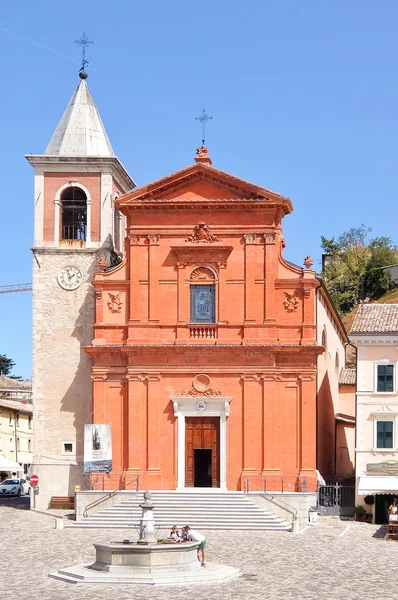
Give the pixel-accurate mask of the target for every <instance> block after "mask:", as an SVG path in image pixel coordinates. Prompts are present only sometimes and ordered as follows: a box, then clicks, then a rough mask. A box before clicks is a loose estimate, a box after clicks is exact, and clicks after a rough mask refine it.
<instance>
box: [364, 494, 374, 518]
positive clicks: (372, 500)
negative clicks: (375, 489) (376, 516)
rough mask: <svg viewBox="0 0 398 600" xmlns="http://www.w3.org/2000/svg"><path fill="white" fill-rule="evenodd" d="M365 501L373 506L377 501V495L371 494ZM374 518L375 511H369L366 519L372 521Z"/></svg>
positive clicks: (367, 504)
mask: <svg viewBox="0 0 398 600" xmlns="http://www.w3.org/2000/svg"><path fill="white" fill-rule="evenodd" d="M363 501H364V502H365V504H366V506H373V504H374V503H375V497H374V496H373V494H371V495H370V496H365V498H364V499H363ZM372 519H373V513H371V512H367V513H366V520H367V521H369V523H371V522H372Z"/></svg>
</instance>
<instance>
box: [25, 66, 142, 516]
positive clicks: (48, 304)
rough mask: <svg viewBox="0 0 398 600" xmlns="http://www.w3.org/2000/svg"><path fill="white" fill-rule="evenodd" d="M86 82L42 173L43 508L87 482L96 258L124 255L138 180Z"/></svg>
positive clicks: (38, 420) (37, 393) (36, 298)
mask: <svg viewBox="0 0 398 600" xmlns="http://www.w3.org/2000/svg"><path fill="white" fill-rule="evenodd" d="M79 76H80V82H79V85H78V86H77V88H76V90H75V92H74V93H73V95H72V98H71V100H70V102H69V104H68V106H67V107H66V110H65V112H64V114H63V116H62V118H61V120H60V122H59V124H58V126H57V128H56V130H55V132H54V134H53V136H52V138H51V140H50V143H49V144H48V146H47V149H46V151H45V152H44V154H40V155H28V156H27V157H26V158H27V160H28V162H29V163H30V164H31V165H32V166H33V168H34V179H35V186H34V242H33V248H32V252H33V279H32V282H33V370H32V372H33V397H34V444H33V454H34V457H33V466H32V472H35V473H36V474H37V475H38V476H39V480H40V481H39V494H38V495H37V496H36V506H37V507H41V508H45V507H47V506H48V503H49V501H50V499H51V497H52V496H70V495H73V493H74V489H75V485H76V484H82V483H83V429H84V424H85V423H91V422H92V393H91V378H90V375H91V365H90V359H89V357H88V356H87V354H86V353H85V352H84V351H83V347H84V346H86V345H89V344H91V343H92V339H93V333H92V327H93V323H94V290H93V288H92V286H91V280H92V278H93V273H94V271H95V270H96V265H97V262H98V259H99V258H100V257H101V262H102V263H103V262H104V261H103V259H104V258H105V260H107V262H108V264H109V260H110V259H109V256H110V252H111V251H112V249H115V250H120V249H122V246H123V239H124V237H125V223H124V218H123V217H122V215H121V214H120V213H119V211H118V210H117V209H116V207H115V204H114V201H115V199H116V198H117V197H118V196H119V195H121V194H123V193H125V192H126V191H128V190H131V189H132V188H133V187H135V183H134V181H133V180H132V178H131V177H130V175H129V174H128V173H127V171H126V169H125V168H124V167H123V165H122V164H121V162H120V161H119V159H118V158H117V157H116V156H115V154H114V152H113V149H112V146H111V143H110V141H109V138H108V136H107V134H106V131H105V128H104V125H103V123H102V120H101V117H100V115H99V112H98V110H97V107H96V105H95V102H94V100H93V98H92V96H91V94H90V91H89V89H88V86H87V82H86V79H87V74H86V73H85V72H84V71H81V72H80V73H79Z"/></svg>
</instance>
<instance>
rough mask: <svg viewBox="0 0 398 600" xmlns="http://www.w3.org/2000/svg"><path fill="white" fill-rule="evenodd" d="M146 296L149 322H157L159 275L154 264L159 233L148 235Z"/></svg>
mask: <svg viewBox="0 0 398 600" xmlns="http://www.w3.org/2000/svg"><path fill="white" fill-rule="evenodd" d="M147 237H148V284H149V285H148V296H149V314H148V322H149V323H158V322H159V313H158V299H159V276H158V269H157V264H156V253H157V250H158V247H159V239H160V236H159V235H148V236H147Z"/></svg>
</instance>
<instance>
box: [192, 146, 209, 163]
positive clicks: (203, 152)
mask: <svg viewBox="0 0 398 600" xmlns="http://www.w3.org/2000/svg"><path fill="white" fill-rule="evenodd" d="M195 162H197V163H202V164H204V165H211V164H212V160H211V158H210V156H209V151H208V149H207V148H205V147H204V146H200V148H196V156H195Z"/></svg>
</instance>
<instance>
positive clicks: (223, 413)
mask: <svg viewBox="0 0 398 600" xmlns="http://www.w3.org/2000/svg"><path fill="white" fill-rule="evenodd" d="M170 400H171V401H172V403H173V407H174V416H175V417H177V489H178V490H191V491H192V490H195V489H198V488H192V487H190V488H186V487H185V417H219V418H220V447H219V454H220V487H219V488H208V489H209V490H211V489H213V490H217V489H220V490H225V491H226V490H227V417H229V405H230V402H231V401H232V398H227V397H224V396H223V397H221V396H211V397H208V396H194V397H191V396H178V397H173V398H170ZM199 489H200V488H199ZM206 489H207V488H206Z"/></svg>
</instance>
